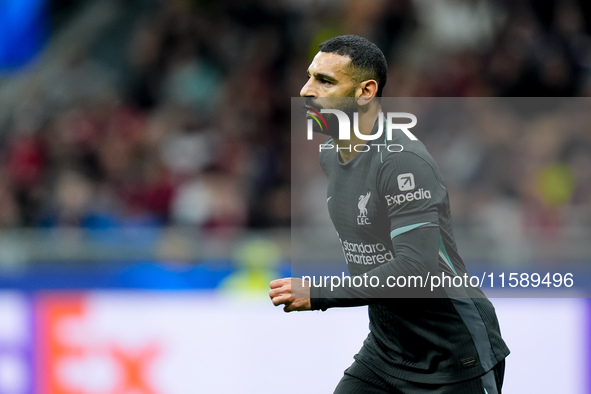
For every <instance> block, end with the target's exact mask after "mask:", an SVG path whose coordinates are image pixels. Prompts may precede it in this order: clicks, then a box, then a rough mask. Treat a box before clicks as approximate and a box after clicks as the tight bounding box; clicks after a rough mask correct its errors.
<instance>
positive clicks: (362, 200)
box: [357, 192, 371, 217]
mask: <svg viewBox="0 0 591 394" xmlns="http://www.w3.org/2000/svg"><path fill="white" fill-rule="evenodd" d="M370 197H371V192H367V194H366V195H365V196H364V195H363V194H362V195H361V196H359V202H358V203H357V208H359V216H361V217H366V216H367V208H366V205H367V202H368V201H369V198H370Z"/></svg>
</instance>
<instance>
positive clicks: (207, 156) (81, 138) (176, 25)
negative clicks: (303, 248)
mask: <svg viewBox="0 0 591 394" xmlns="http://www.w3.org/2000/svg"><path fill="white" fill-rule="evenodd" d="M139 3H142V2H141V1H139V0H136V1H132V2H129V7H133V6H134V4H139ZM141 9H142V11H141V12H138V13H132V14H133V15H134V17H133V18H130V20H126V21H125V23H124V24H125V26H127V28H128V30H126V31H127V33H126V34H122V35H121V38H120V39H121V40H123V44H122V45H123V47H124V55H123V57H122V61H121V62H119V63H110V62H109V61H108V60H107V59H104V58H102V57H101V56H100V55H99V54H97V53H95V52H94V51H93V50H92V47H89V48H79V49H78V50H76V51H70V52H68V55H67V56H68V58H67V59H65V62H64V64H65V67H64V68H63V69H62V70H60V71H59V75H58V77H55V78H52V79H51V81H48V82H44V83H34V82H31V83H27V82H26V75H25V83H23V84H22V89H21V90H20V91H19V93H18V94H16V95H15V96H14V101H13V108H11V111H10V116H9V117H8V118H7V119H4V121H2V122H1V123H0V139H1V140H0V160H2V164H3V165H2V166H0V226H3V227H5V228H6V227H18V226H25V227H63V226H74V227H83V228H97V229H103V228H113V227H121V226H137V225H140V226H163V225H169V224H178V225H187V226H194V227H195V228H199V229H205V230H211V231H215V230H218V229H226V228H235V227H240V228H245V227H246V228H274V227H278V226H279V227H281V226H289V224H290V220H291V217H290V215H291V212H290V177H291V174H290V173H291V166H290V160H291V154H292V153H291V151H290V97H296V96H298V95H299V91H300V88H301V86H302V85H303V84H304V83H305V80H306V68H307V66H308V63H309V61H310V60H311V58H312V56H313V55H314V54H315V53H316V51H317V48H318V44H319V43H320V42H322V41H324V40H326V39H328V38H330V37H333V36H336V35H340V34H349V33H354V34H360V35H363V36H365V37H367V38H369V39H371V40H373V41H374V42H376V43H377V44H378V45H379V46H380V47H381V48H382V49H383V51H384V53H385V54H386V56H387V59H388V62H389V71H390V72H389V77H388V78H389V81H388V84H387V86H386V89H385V91H384V96H386V97H456V96H459V97H466V96H469V97H475V96H496V97H511V96H589V95H590V93H591V84H590V82H591V79H590V76H591V73H590V71H591V35H590V33H591V3H589V2H586V1H584V0H565V1H558V0H541V1H533V0H494V1H493V0H438V1H436V2H433V1H430V0H342V1H333V0H224V1H214V0H195V1H181V0H176V1H172V0H166V1H164V0H162V1H152V2H150V6H148V7H142V8H141ZM119 44H121V43H119ZM583 112H584V111H583ZM589 120H590V119H586V120H585V119H582V120H580V122H583V124H584V122H585V121H587V123H586V124H587V125H588V124H590V123H589V122H588V121H589ZM490 122H491V123H488V126H486V125H483V127H484V128H483V129H481V130H471V131H465V132H466V133H468V134H465V135H463V137H462V138H459V137H458V135H454V133H453V132H448V133H446V134H440V135H437V134H436V133H430V134H428V135H425V136H421V137H422V139H423V142H424V143H425V145H426V146H427V147H428V148H429V149H432V150H433V151H434V152H433V153H434V155H436V158H437V159H439V160H442V166H443V167H444V174H446V176H447V177H448V178H449V179H450V184H451V187H452V190H453V191H452V193H453V195H452V203H453V202H454V201H456V202H455V207H456V208H455V209H456V210H457V212H458V214H457V221H458V222H459V223H460V224H461V223H469V222H471V221H477V220H479V219H478V216H477V215H482V212H486V209H488V208H490V209H492V208H494V207H502V206H510V207H512V208H511V209H509V210H502V211H501V212H508V213H509V216H510V218H514V217H515V213H517V216H520V217H521V218H522V219H523V221H524V222H525V223H527V222H528V221H529V222H530V223H533V224H534V225H535V226H551V227H552V226H561V225H563V224H565V223H566V224H568V223H571V222H572V221H573V220H574V222H576V223H581V224H584V225H591V204H590V201H591V190H590V185H591V179H590V174H591V172H590V171H589V170H588V169H589V168H591V133H588V132H587V133H584V132H568V131H565V130H564V129H563V128H561V125H560V124H558V123H557V122H554V123H552V122H546V123H544V124H542V125H539V126H540V127H539V128H532V129H530V130H519V129H515V128H510V127H509V128H507V127H504V125H503V124H502V123H495V122H497V120H495V119H491V120H490ZM494 125H499V127H494ZM583 130H584V127H583ZM470 133H471V134H470ZM520 133H521V134H520ZM516 142H517V144H516ZM524 179H530V180H531V179H534V180H535V181H534V183H535V184H534V185H533V186H532V187H520V186H523V185H521V183H522V182H521V180H524ZM530 183H531V182H530ZM573 207H575V208H576V211H573V210H572V209H573ZM493 211H494V212H493V214H491V215H492V216H491V217H500V216H499V211H498V210H494V209H493ZM573 212H576V214H573ZM454 217H456V215H454ZM491 220H492V219H491Z"/></svg>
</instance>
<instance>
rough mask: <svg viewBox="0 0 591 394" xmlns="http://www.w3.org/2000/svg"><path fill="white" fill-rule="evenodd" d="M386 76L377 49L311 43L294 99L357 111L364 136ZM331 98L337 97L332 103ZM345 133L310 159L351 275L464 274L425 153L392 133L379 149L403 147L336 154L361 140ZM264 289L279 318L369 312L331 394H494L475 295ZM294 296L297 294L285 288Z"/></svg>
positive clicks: (494, 340)
mask: <svg viewBox="0 0 591 394" xmlns="http://www.w3.org/2000/svg"><path fill="white" fill-rule="evenodd" d="M386 72H387V64H386V60H385V58H384V55H383V53H382V52H381V51H380V49H379V48H378V47H377V46H376V45H374V44H373V43H371V42H370V41H368V40H366V39H364V38H362V37H359V36H354V35H347V36H339V37H336V38H333V39H331V40H328V41H326V42H324V43H322V44H321V45H320V51H319V52H318V54H317V55H316V56H315V57H314V60H313V61H312V63H311V64H310V66H309V68H308V81H307V82H306V84H305V85H304V87H303V88H302V90H301V92H300V95H301V96H302V97H306V98H307V104H308V106H309V107H310V111H312V112H314V111H319V110H320V109H322V108H329V107H328V106H329V105H330V108H333V109H335V106H336V107H338V108H337V109H339V110H341V111H342V112H344V113H347V114H351V113H352V112H357V113H358V125H359V126H358V131H359V132H360V133H362V134H363V135H366V136H367V135H371V134H374V133H377V132H378V131H379V130H380V124H379V123H380V122H381V120H380V117H379V111H380V104H379V101H378V99H377V97H380V96H381V94H382V89H383V87H384V84H385V83H386ZM334 97H337V98H345V99H337V103H336V104H335V102H334V101H330V100H333V99H332V98H334ZM351 124H353V122H351ZM352 128H353V126H352ZM329 129H332V130H335V128H334V127H329ZM382 130H383V129H382ZM383 132H384V133H385V130H383ZM333 134H334V132H333ZM350 135H351V137H350V140H347V141H345V140H339V139H338V138H339V136H340V135H339V134H334V135H333V136H332V138H331V139H329V140H328V141H327V143H326V146H325V147H324V149H322V151H321V154H320V163H321V166H322V168H323V170H324V172H325V173H326V175H327V178H328V194H327V196H328V197H329V198H330V199H329V201H328V209H329V213H330V217H331V220H332V222H333V224H334V226H335V228H336V230H337V233H338V235H339V238H340V240H341V242H342V243H343V244H345V243H347V245H362V246H363V248H361V247H360V248H358V249H357V254H356V253H351V254H350V255H349V254H347V255H346V256H345V258H346V260H347V267H348V269H349V272H350V274H351V275H353V276H357V275H364V274H365V275H371V276H375V277H377V278H379V279H380V281H381V283H385V281H386V279H387V278H402V277H407V278H410V277H411V276H413V277H415V278H416V277H421V278H426V277H427V276H428V275H439V276H441V275H444V276H445V275H447V276H448V277H455V276H463V275H464V274H465V273H466V267H465V266H464V263H463V262H462V259H461V258H460V256H459V254H458V252H457V248H456V244H455V241H454V237H453V233H452V225H451V215H450V209H449V200H448V195H447V191H446V188H445V183H444V181H443V178H442V176H441V174H440V172H439V169H438V167H437V165H436V163H435V162H434V160H433V158H432V157H431V156H430V155H429V153H428V152H427V150H426V148H425V146H424V145H423V144H422V143H421V142H420V141H418V140H417V139H416V137H414V135H412V134H411V133H410V132H408V131H407V132H404V131H402V130H395V131H394V133H393V136H392V139H391V140H390V141H386V140H384V143H385V144H392V145H396V146H402V147H403V149H402V150H401V149H392V150H388V149H384V148H382V149H380V150H378V149H375V147H373V148H374V149H369V150H365V149H357V150H355V149H350V150H349V149H343V147H347V146H349V147H350V146H354V145H359V144H361V146H362V147H363V146H364V144H368V143H369V142H368V141H367V137H366V138H360V137H359V136H358V135H356V134H355V133H354V132H353V130H351V133H350ZM331 146H332V147H333V148H332V149H330V147H331ZM337 147H340V148H341V149H337ZM358 151H361V152H358ZM361 250H362V252H361ZM354 252H355V250H354ZM386 257H389V258H388V259H386ZM270 286H271V290H270V291H269V296H270V298H271V299H272V301H273V304H275V305H281V304H282V305H284V310H285V311H286V312H291V311H295V310H297V311H301V310H326V309H327V308H331V307H346V306H358V305H369V307H368V312H369V321H370V333H369V335H368V337H367V339H366V340H365V341H364V344H363V347H362V348H361V350H360V351H359V353H358V354H357V355H356V356H355V361H354V362H353V364H352V365H351V366H350V367H349V368H348V369H347V370H346V371H345V374H344V376H343V378H342V379H341V381H340V382H339V384H338V385H337V387H336V389H335V393H338V394H343V393H440V394H447V393H453V394H463V393H466V394H476V393H479V394H480V393H487V394H495V393H501V386H502V383H503V376H504V366H505V361H504V359H505V357H506V356H507V355H508V354H509V349H508V348H507V346H506V345H505V343H504V341H503V339H502V338H501V334H500V329H499V325H498V322H497V318H496V314H495V310H494V308H493V306H492V304H491V303H490V301H489V300H488V299H487V298H486V297H485V296H484V294H483V293H482V291H481V290H480V289H479V288H474V287H470V286H467V287H463V288H456V289H455V290H454V289H443V290H442V289H438V290H439V291H440V293H438V294H439V295H440V296H436V297H415V298H394V297H391V295H388V294H387V293H386V291H392V289H389V288H385V289H383V288H381V287H378V288H370V287H355V286H352V285H351V284H349V285H343V286H340V287H338V288H336V289H330V287H328V286H327V287H317V286H316V285H314V286H310V284H309V283H302V280H301V279H298V278H284V279H277V280H274V281H272V282H271V285H270ZM301 288H303V289H304V291H303V293H299V292H298V291H296V290H297V289H301ZM446 292H448V293H446ZM390 294H392V293H390ZM400 294H404V293H400ZM458 295H459V296H458Z"/></svg>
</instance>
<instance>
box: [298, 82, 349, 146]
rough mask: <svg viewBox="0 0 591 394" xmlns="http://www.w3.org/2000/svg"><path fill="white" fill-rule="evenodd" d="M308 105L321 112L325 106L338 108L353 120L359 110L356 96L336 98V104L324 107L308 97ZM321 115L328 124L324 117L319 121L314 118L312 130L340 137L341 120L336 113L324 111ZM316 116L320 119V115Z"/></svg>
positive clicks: (336, 137)
mask: <svg viewBox="0 0 591 394" xmlns="http://www.w3.org/2000/svg"><path fill="white" fill-rule="evenodd" d="M353 93H354V91H353ZM306 107H308V108H312V109H314V110H315V111H317V112H318V113H320V110H321V109H323V108H324V109H338V110H340V111H342V112H344V113H345V114H346V115H347V117H348V118H349V120H350V121H351V122H352V121H353V113H355V112H357V111H358V109H359V107H358V105H357V103H356V100H355V98H354V97H351V98H348V97H347V98H335V105H334V106H331V107H322V106H320V105H318V104H316V103H315V102H314V99H312V98H308V99H306ZM321 115H322V118H323V119H324V121H325V122H326V124H325V122H324V121H323V120H322V118H320V119H319V122H316V121H315V120H313V122H312V131H313V132H315V133H320V134H324V135H328V136H330V137H333V138H334V139H338V137H339V120H338V118H337V116H336V115H335V114H331V113H324V114H321ZM308 118H309V119H310V118H311V116H310V115H308ZM316 118H317V119H318V116H317V117H316ZM318 123H320V124H318Z"/></svg>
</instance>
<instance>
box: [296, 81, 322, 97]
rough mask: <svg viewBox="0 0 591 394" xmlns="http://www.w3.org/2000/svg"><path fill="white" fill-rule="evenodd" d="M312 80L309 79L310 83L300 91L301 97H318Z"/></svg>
mask: <svg viewBox="0 0 591 394" xmlns="http://www.w3.org/2000/svg"><path fill="white" fill-rule="evenodd" d="M311 82H312V79H311V78H310V79H308V82H306V84H305V85H304V86H302V90H300V97H314V98H316V97H318V95H317V94H316V92H315V91H314V89H312V83H311Z"/></svg>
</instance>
